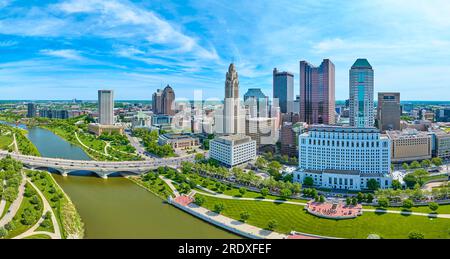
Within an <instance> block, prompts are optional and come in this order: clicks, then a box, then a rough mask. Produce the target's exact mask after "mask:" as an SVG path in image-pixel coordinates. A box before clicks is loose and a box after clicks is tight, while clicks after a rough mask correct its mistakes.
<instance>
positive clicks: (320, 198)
mask: <svg viewBox="0 0 450 259" xmlns="http://www.w3.org/2000/svg"><path fill="white" fill-rule="evenodd" d="M319 202H321V203H324V202H325V197H323V195H320V197H319Z"/></svg>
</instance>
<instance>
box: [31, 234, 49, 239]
mask: <svg viewBox="0 0 450 259" xmlns="http://www.w3.org/2000/svg"><path fill="white" fill-rule="evenodd" d="M24 239H51V238H50V236H47V235H44V234H38V235H33V236H29V237H26V238H24Z"/></svg>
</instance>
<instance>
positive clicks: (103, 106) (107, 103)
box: [98, 90, 114, 125]
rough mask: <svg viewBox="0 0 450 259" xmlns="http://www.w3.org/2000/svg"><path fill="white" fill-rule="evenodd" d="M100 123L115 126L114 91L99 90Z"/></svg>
mask: <svg viewBox="0 0 450 259" xmlns="http://www.w3.org/2000/svg"><path fill="white" fill-rule="evenodd" d="M98 116H99V118H98V122H99V124H101V125H113V124H114V91H113V90H98Z"/></svg>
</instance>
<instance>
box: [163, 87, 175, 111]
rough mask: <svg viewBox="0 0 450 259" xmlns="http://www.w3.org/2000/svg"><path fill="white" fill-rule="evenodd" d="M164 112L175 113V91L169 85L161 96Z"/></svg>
mask: <svg viewBox="0 0 450 259" xmlns="http://www.w3.org/2000/svg"><path fill="white" fill-rule="evenodd" d="M161 107H162V113H163V114H165V115H169V116H174V115H175V92H174V91H173V89H172V87H170V85H167V86H166V87H165V88H164V90H163V92H162V96H161Z"/></svg>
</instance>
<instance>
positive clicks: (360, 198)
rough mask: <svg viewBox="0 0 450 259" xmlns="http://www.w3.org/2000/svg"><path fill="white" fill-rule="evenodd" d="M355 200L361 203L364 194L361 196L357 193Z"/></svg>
mask: <svg viewBox="0 0 450 259" xmlns="http://www.w3.org/2000/svg"><path fill="white" fill-rule="evenodd" d="M356 198H357V199H358V202H363V200H364V194H362V193H361V192H358V195H356Z"/></svg>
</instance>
